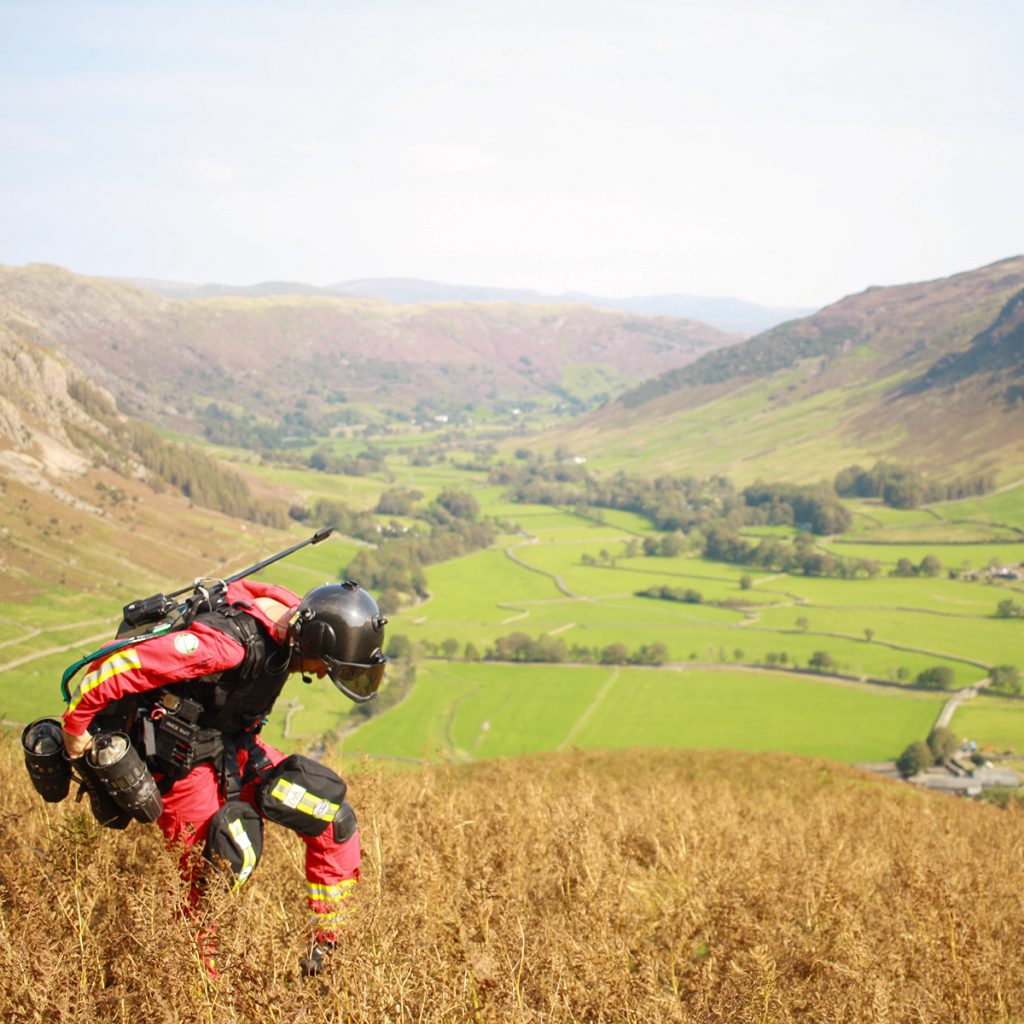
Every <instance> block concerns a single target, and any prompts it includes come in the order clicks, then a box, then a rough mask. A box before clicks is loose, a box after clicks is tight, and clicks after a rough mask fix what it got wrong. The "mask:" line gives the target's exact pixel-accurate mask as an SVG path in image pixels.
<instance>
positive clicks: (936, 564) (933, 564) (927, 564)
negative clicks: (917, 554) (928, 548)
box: [917, 555, 942, 576]
mask: <svg viewBox="0 0 1024 1024" xmlns="http://www.w3.org/2000/svg"><path fill="white" fill-rule="evenodd" d="M917 571H918V572H919V573H920V574H921V575H922V576H938V575H939V573H940V572H942V563H941V562H940V561H939V560H938V558H936V557H935V555H925V556H924V558H922V559H921V564H920V565H919V566H918V567H917Z"/></svg>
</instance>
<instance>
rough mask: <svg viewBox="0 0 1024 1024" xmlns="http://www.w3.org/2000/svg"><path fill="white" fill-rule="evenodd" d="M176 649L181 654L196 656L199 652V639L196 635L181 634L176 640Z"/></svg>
mask: <svg viewBox="0 0 1024 1024" xmlns="http://www.w3.org/2000/svg"><path fill="white" fill-rule="evenodd" d="M174 649H175V650H176V651H177V652H178V653H179V654H195V653H196V651H198V650H199V637H197V636H196V635H195V633H179V634H178V635H177V636H176V637H175V638H174Z"/></svg>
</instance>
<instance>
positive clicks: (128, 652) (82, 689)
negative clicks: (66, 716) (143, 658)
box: [68, 647, 142, 711]
mask: <svg viewBox="0 0 1024 1024" xmlns="http://www.w3.org/2000/svg"><path fill="white" fill-rule="evenodd" d="M141 667H142V663H141V662H140V661H139V652H138V651H137V650H136V649H135V648H134V647H126V648H125V649H124V650H123V651H116V652H115V653H114V654H112V655H110V657H109V658H106V659H105V660H104V661H103V663H102V664H101V665H100V667H99V668H97V669H95V670H94V671H92V672H90V673H89V674H88V675H87V676H85V677H84V678H83V679H82V681H81V682H80V683H79V684H78V689H77V690H75V692H74V695H73V696H72V698H71V702H70V703H69V704H68V711H74V710H75V708H76V707H78V705H79V702H80V701H81V699H82V698H83V697H84V696H85V695H86V694H87V693H89V692H90V691H91V690H95V689H96V687H97V686H102V685H103V684H104V683H105V682H107V681H108V680H110V679H113V678H114V676H119V675H120V674H121V673H122V672H131V670H132V669H135V668H141Z"/></svg>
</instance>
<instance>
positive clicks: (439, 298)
mask: <svg viewBox="0 0 1024 1024" xmlns="http://www.w3.org/2000/svg"><path fill="white" fill-rule="evenodd" d="M134 283H135V284H138V285H141V286H142V287H143V288H150V289H152V290H153V291H156V292H159V293H160V294H161V295H166V296H167V297H168V298H172V299H198V298H212V297H214V296H223V295H238V296H248V297H249V298H257V297H260V296H267V295H324V296H335V297H341V298H366V299H384V300H386V301H387V302H394V303H397V304H399V305H416V304H419V303H424V302H516V303H526V304H528V305H541V306H553V305H559V306H563V305H574V306H578V305H583V306H598V307H602V308H605V309H620V310H628V311H629V312H631V313H640V314H641V315H643V316H672V317H682V318H684V319H688V320H700V321H701V322H702V323H707V324H711V326H713V327H717V328H718V329H719V330H721V331H728V332H738V333H741V334H754V333H757V332H758V331H764V330H767V329H768V328H769V327H774V326H775V325H776V324H779V323H782V322H783V321H784V320H792V319H793V318H794V317H797V316H804V315H806V314H807V313H810V312H812V310H810V309H794V308H785V307H777V306H761V305H758V304H757V303H754V302H745V301H743V300H742V299H732V298H708V297H703V296H698V295H678V294H671V295H631V296H623V297H619V298H606V297H603V296H598V295H588V294H587V293H585V292H567V293H565V294H562V295H549V294H545V293H542V292H537V291H532V290H529V289H522V288H486V287H479V286H473V285H457V284H443V283H441V282H438V281H422V280H419V279H417V278H409V277H374V278H364V279H361V280H357V281H341V282H339V283H338V284H335V285H331V286H329V287H327V288H316V287H314V286H313V285H308V284H300V283H296V282H291V281H263V282H261V283H259V284H253V285H245V286H236V285H223V284H204V285H191V284H181V283H176V282H171V281H144V280H138V281H135V282H134Z"/></svg>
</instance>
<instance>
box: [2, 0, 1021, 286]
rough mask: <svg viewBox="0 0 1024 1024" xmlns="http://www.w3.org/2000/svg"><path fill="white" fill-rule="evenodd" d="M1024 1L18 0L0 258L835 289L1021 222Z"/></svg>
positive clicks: (1011, 248) (974, 258) (984, 242)
mask: <svg viewBox="0 0 1024 1024" xmlns="http://www.w3.org/2000/svg"><path fill="white" fill-rule="evenodd" d="M1022 40H1024V4H1022V3H1020V2H1019V0H962V2H943V0H903V2H901V3H898V4H897V3H893V2H892V0H884V2H874V0H864V2H854V0H850V2H846V3H839V2H835V0H788V2H777V0H749V2H748V0H701V2H688V0H621V2H617V3H605V2H602V0H509V2H497V0H475V2H465V3H463V2H459V0H430V2H422V3H421V2H417V0H405V2H398V0H394V2H392V0H375V2H372V3H371V2H350V0H334V2H328V0H323V2H319V0H290V2H285V0H276V2H274V3H264V2H260V0H246V2H244V3H243V2H240V3H217V2H216V0H204V2H202V3H198V2H191V0H175V2H173V3H172V2H164V0H130V2H100V0H79V2H73V0H65V2H57V0H29V2H22V0H0V263H7V264H16V265H17V264H22V263H27V262H34V261H42V262H48V263H58V264H61V265H63V266H67V267H69V268H70V269H72V270H75V271H78V272H81V273H89V274H106V275H117V276H132V277H153V278H163V279H167V280H180V281H193V282H206V281H220V282H225V283H231V284H247V283H253V282H256V281H260V280H267V279H274V280H297V281H306V282H309V283H312V284H319V285H326V284H332V283H335V282H338V281H342V280H346V279H351V278H357V277H386V276H407V277H421V278H429V279H433V280H439V281H446V282H451V283H460V284H478V285H496V286H503V287H524V288H537V289H540V290H542V291H549V292H558V291H562V290H570V289H575V290H581V291H588V292H591V293H594V294H600V295H608V296H622V295H639V294H655V293H664V292H681V293H687V294H691V295H732V296H736V297H739V298H744V299H748V300H752V301H757V302H763V303H767V304H771V305H790V304H792V305H809V306H819V305H823V304H825V303H827V302H831V301H833V300H835V299H837V298H839V297H841V296H842V295H845V294H849V293H851V292H855V291H859V290H861V289H863V288H865V287H867V286H868V285H870V284H896V283H901V282H904V281H911V280H922V279H927V278H932V277H939V276H944V275H946V274H950V273H955V272H957V271H960V270H967V269H971V268H973V267H976V266H981V265H982V264H985V263H990V262H992V261H994V260H997V259H1002V258H1003V257H1006V256H1012V255H1016V254H1019V253H1021V252H1024V189H1022V183H1024V43H1022Z"/></svg>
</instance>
